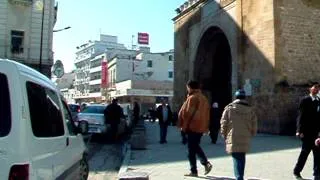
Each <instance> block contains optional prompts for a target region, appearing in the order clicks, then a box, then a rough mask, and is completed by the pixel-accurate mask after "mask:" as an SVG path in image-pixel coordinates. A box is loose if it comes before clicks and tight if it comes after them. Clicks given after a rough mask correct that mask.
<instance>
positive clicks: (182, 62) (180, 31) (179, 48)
mask: <svg viewBox="0 0 320 180" xmlns="http://www.w3.org/2000/svg"><path fill="white" fill-rule="evenodd" d="M200 21H201V11H200V8H198V7H197V8H195V9H193V10H191V11H189V12H187V13H186V14H184V15H183V16H182V17H180V18H179V19H178V20H176V23H175V27H174V37H175V38H174V49H175V51H174V58H175V61H174V92H173V94H174V97H173V102H174V103H173V104H172V109H173V110H174V111H178V110H179V108H180V106H181V105H182V103H183V100H184V99H185V96H186V87H185V85H186V82H187V81H188V80H189V44H190V43H189V33H190V32H189V28H190V27H191V26H193V25H194V24H197V23H199V22H200Z"/></svg>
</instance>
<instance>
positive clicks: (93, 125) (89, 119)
mask: <svg viewBox="0 0 320 180" xmlns="http://www.w3.org/2000/svg"><path fill="white" fill-rule="evenodd" d="M105 108H106V105H100V104H92V105H88V106H87V107H86V108H85V109H84V110H83V111H81V113H79V114H78V116H77V122H78V126H79V127H80V128H85V127H87V128H88V133H93V134H104V133H107V131H108V125H107V124H106V123H105V118H104V114H103V111H104V109H105Z"/></svg>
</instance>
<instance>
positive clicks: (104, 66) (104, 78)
mask: <svg viewBox="0 0 320 180" xmlns="http://www.w3.org/2000/svg"><path fill="white" fill-rule="evenodd" d="M108 83H109V82H108V62H107V61H106V60H102V62H101V88H106V87H108Z"/></svg>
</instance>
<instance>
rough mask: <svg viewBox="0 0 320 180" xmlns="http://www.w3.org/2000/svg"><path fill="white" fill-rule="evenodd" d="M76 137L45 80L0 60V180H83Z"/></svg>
mask: <svg viewBox="0 0 320 180" xmlns="http://www.w3.org/2000/svg"><path fill="white" fill-rule="evenodd" d="M78 131H79V130H77V129H76V128H75V126H74V124H73V120H72V117H71V113H70V111H69V109H68V106H67V103H66V102H65V101H64V100H63V99H62V96H61V94H60V92H59V90H58V89H57V88H56V86H55V85H54V83H53V82H52V81H51V80H49V79H48V78H47V77H45V76H44V75H42V74H40V73H39V72H37V71H35V70H33V69H31V68H29V67H27V66H25V65H22V64H20V63H17V62H14V61H10V60H3V59H0V179H23V180H25V179H26V180H39V179H41V180H42V179H44V180H47V179H49V180H51V179H87V177H88V173H89V167H88V163H87V159H86V146H85V144H84V142H83V138H82V135H81V134H79V133H78ZM83 133H84V132H83Z"/></svg>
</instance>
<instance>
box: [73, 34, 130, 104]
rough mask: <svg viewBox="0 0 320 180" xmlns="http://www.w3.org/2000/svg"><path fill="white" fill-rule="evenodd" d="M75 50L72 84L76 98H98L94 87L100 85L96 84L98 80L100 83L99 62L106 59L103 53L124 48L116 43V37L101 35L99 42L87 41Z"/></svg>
mask: <svg viewBox="0 0 320 180" xmlns="http://www.w3.org/2000/svg"><path fill="white" fill-rule="evenodd" d="M77 49H78V50H77V52H76V59H75V61H74V64H75V67H76V70H75V73H76V77H75V82H74V87H75V91H76V98H78V99H88V98H95V97H97V96H98V97H100V96H101V95H100V94H99V93H98V94H95V93H96V91H97V88H96V87H97V86H100V83H98V84H97V83H96V82H97V81H99V79H100V81H101V61H102V59H104V58H105V57H106V54H105V52H106V51H110V50H112V49H125V47H124V45H123V44H119V43H118V38H117V37H116V36H110V35H104V34H101V35H100V40H98V41H88V42H87V43H85V44H82V45H80V46H78V47H77ZM99 68H100V69H99ZM99 73H100V74H99ZM90 93H91V94H90Z"/></svg>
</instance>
